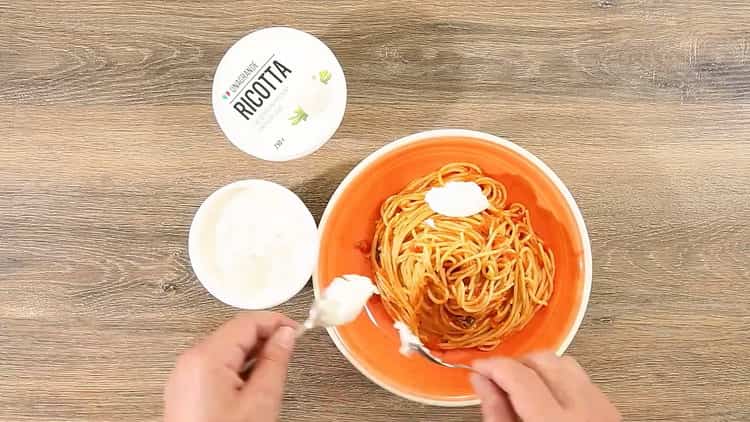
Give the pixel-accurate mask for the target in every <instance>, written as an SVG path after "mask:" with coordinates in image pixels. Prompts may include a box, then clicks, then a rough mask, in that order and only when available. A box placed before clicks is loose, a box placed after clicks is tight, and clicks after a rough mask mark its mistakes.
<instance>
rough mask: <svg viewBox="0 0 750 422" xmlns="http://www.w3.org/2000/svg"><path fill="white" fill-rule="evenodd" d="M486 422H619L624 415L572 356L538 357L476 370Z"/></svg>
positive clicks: (487, 363) (490, 362)
mask: <svg viewBox="0 0 750 422" xmlns="http://www.w3.org/2000/svg"><path fill="white" fill-rule="evenodd" d="M473 367H474V369H475V370H476V371H477V373H474V374H471V383H472V385H473V386H474V390H475V391H476V393H477V396H479V399H480V401H481V402H482V417H483V420H484V421H485V422H515V421H517V420H519V419H520V420H522V421H523V422H547V421H556V422H593V421H596V422H619V421H621V420H622V419H621V417H620V413H619V412H618V411H617V409H616V408H615V407H614V406H613V405H612V403H610V402H609V400H608V399H607V396H605V395H604V393H602V391H601V390H599V388H598V387H597V386H596V385H594V384H593V383H592V382H591V380H590V379H589V377H588V375H587V374H586V371H585V370H584V369H583V368H582V367H581V366H580V365H579V364H578V362H576V360H575V359H573V358H572V357H569V356H565V357H562V358H560V357H557V356H556V355H555V354H554V353H536V354H532V355H528V356H525V357H523V358H521V359H518V360H514V359H505V358H497V359H487V360H481V361H476V362H474V364H473Z"/></svg>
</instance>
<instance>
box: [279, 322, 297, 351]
mask: <svg viewBox="0 0 750 422" xmlns="http://www.w3.org/2000/svg"><path fill="white" fill-rule="evenodd" d="M276 341H277V342H278V344H279V346H281V347H283V348H285V349H291V348H292V346H294V328H292V327H281V328H279V331H277V332H276Z"/></svg>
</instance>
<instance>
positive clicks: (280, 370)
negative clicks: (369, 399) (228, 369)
mask: <svg viewBox="0 0 750 422" xmlns="http://www.w3.org/2000/svg"><path fill="white" fill-rule="evenodd" d="M294 340H295V332H294V329H293V328H291V327H281V328H279V329H278V330H277V331H276V332H275V333H274V334H273V335H272V336H271V338H269V339H268V340H267V341H266V343H265V344H264V345H263V348H262V349H261V350H260V352H259V353H258V356H257V357H256V358H257V360H256V362H255V365H254V367H253V369H252V372H251V373H250V377H249V379H248V381H247V383H246V384H245V387H244V388H243V391H242V395H243V396H244V397H245V402H246V403H248V404H250V406H251V408H252V410H253V412H254V413H255V414H256V415H264V416H266V415H267V416H268V417H269V418H268V420H276V418H277V417H278V414H279V408H280V406H281V395H282V394H283V393H284V383H285V382H286V373H287V365H288V364H289V357H290V356H291V354H292V348H293V347H294Z"/></svg>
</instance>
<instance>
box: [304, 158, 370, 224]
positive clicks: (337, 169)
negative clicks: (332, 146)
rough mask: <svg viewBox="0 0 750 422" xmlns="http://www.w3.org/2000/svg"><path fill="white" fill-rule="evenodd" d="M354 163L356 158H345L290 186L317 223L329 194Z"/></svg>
mask: <svg viewBox="0 0 750 422" xmlns="http://www.w3.org/2000/svg"><path fill="white" fill-rule="evenodd" d="M355 165H357V161H356V160H345V161H343V162H341V163H339V164H336V165H335V166H334V167H332V168H330V169H328V170H326V171H324V172H323V173H321V174H319V175H317V176H315V177H311V178H310V179H307V180H305V181H304V182H302V183H300V184H298V185H295V186H293V187H292V191H294V192H296V193H297V194H298V195H299V196H300V198H301V199H302V201H303V202H304V203H305V205H307V207H308V208H309V209H310V212H311V213H312V215H313V217H315V221H316V222H317V223H320V218H321V216H322V215H323V211H324V210H325V208H326V205H327V204H328V200H329V199H330V198H331V195H333V192H334V191H335V190H336V188H337V187H338V186H339V183H341V181H342V180H344V177H346V175H347V174H348V173H349V171H350V170H351V169H352V168H354V166H355Z"/></svg>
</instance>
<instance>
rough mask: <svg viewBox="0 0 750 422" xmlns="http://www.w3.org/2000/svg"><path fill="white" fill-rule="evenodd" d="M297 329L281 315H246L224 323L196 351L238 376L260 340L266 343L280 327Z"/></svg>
mask: <svg viewBox="0 0 750 422" xmlns="http://www.w3.org/2000/svg"><path fill="white" fill-rule="evenodd" d="M296 325H297V323H296V322H294V321H293V320H291V319H289V318H287V317H286V316H284V315H282V314H280V313H276V312H245V313H242V314H240V315H237V316H236V317H234V318H232V319H230V320H229V321H227V322H226V323H224V325H222V326H221V327H219V328H218V329H217V330H216V331H214V332H213V334H211V335H210V336H209V337H208V338H206V340H204V341H203V343H202V344H201V345H199V347H200V348H201V349H203V351H204V353H207V354H209V355H211V356H214V357H215V359H217V360H219V361H221V362H222V363H223V364H224V365H225V366H227V367H228V368H229V369H231V370H232V371H234V372H240V371H241V370H242V369H243V366H244V364H245V361H246V360H247V356H248V354H250V352H251V351H252V350H253V348H254V347H255V345H256V344H258V342H259V341H260V340H264V339H267V338H268V337H270V336H271V334H273V333H274V332H275V331H276V330H277V329H278V328H279V327H281V326H288V327H296Z"/></svg>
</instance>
